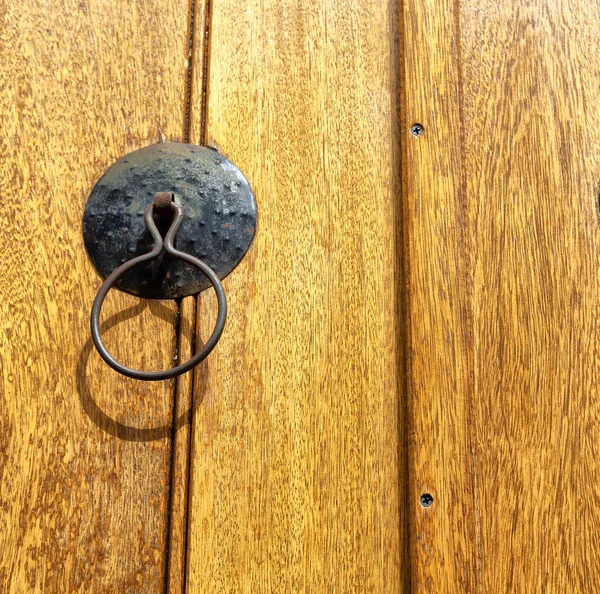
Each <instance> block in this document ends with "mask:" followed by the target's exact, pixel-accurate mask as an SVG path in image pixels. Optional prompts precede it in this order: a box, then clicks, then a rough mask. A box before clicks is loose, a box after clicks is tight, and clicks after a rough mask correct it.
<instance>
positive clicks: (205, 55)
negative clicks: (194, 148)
mask: <svg viewBox="0 0 600 594" xmlns="http://www.w3.org/2000/svg"><path fill="white" fill-rule="evenodd" d="M205 2H206V8H205V19H204V39H203V43H204V47H203V48H202V108H201V111H202V113H201V120H200V142H201V143H202V144H203V145H205V144H206V127H207V126H206V120H207V112H208V110H207V103H208V73H209V64H210V59H209V55H210V19H211V14H212V10H211V9H212V6H211V2H210V0H205Z"/></svg>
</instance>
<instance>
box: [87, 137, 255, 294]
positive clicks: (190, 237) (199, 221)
mask: <svg viewBox="0 0 600 594" xmlns="http://www.w3.org/2000/svg"><path fill="white" fill-rule="evenodd" d="M157 192H173V193H174V194H175V197H176V199H177V200H178V201H179V203H180V204H181V206H182V207H183V211H184V221H183V224H182V226H181V228H180V229H179V232H178V233H177V239H176V241H175V246H176V247H177V249H179V250H181V251H184V252H188V253H189V254H192V255H193V256H196V257H197V258H199V259H200V260H203V261H204V262H206V263H207V264H208V265H209V266H210V267H211V268H212V269H213V270H214V271H215V272H216V273H217V275H218V276H219V278H221V279H222V278H224V277H225V276H227V275H228V274H229V273H230V272H231V271H232V270H233V269H234V268H235V267H236V266H237V265H238V264H239V262H240V261H241V259H242V258H243V257H244V254H245V253H246V251H247V250H248V248H249V247H250V244H251V243H252V239H253V237H254V233H255V229H256V202H255V200H254V196H253V194H252V190H251V189H250V185H249V184H248V181H247V180H246V178H245V177H244V175H243V174H242V172H241V171H240V170H239V169H238V168H237V167H236V166H235V165H234V164H233V163H232V162H231V161H229V160H228V159H226V158H225V157H223V156H222V155H220V154H219V153H218V152H217V151H216V150H214V149H210V148H207V147H202V146H195V145H192V144H183V143H163V144H155V145H152V146H149V147H146V148H143V149H140V150H138V151H135V152H133V153H129V154H128V155H125V156H124V157H122V158H121V159H119V160H118V161H116V162H115V163H114V164H113V165H112V166H111V167H110V168H109V169H108V170H107V171H106V173H105V174H104V175H103V176H102V177H101V178H100V180H99V181H98V183H97V184H96V185H95V186H94V189H93V190H92V192H91V194H90V197H89V198H88V202H87V204H86V207H85V212H84V214H83V237H84V241H85V247H86V249H87V252H88V254H89V257H90V259H91V261H92V263H93V264H94V266H95V267H96V269H97V270H98V272H99V273H100V274H101V275H102V276H103V277H107V276H108V275H109V274H110V273H111V272H112V271H113V270H115V269H116V268H117V267H118V266H120V265H121V264H123V263H124V262H125V261H127V260H130V259H131V258H133V257H134V256H139V255H141V254H144V253H146V252H149V251H151V250H152V247H153V242H152V237H151V236H150V233H149V232H148V230H147V229H146V225H145V224H144V211H145V209H146V207H147V206H148V205H149V204H151V203H152V202H153V200H154V195H155V194H156V193H157ZM155 220H156V222H157V226H158V228H159V229H161V230H163V233H164V231H166V229H167V228H168V226H169V222H170V221H161V219H160V217H155ZM117 286H118V287H119V288H120V289H122V290H123V291H127V292H128V293H133V294H135V295H139V296H140V297H147V298H151V299H165V298H169V299H171V298H178V297H184V296H186V295H192V294H194V293H198V292H199V291H202V290H204V289H206V288H207V287H209V286H210V283H209V281H208V279H207V278H206V277H205V276H204V275H203V274H202V273H201V272H200V271H198V270H197V269H195V268H192V267H190V266H189V265H187V264H186V263H184V262H182V261H179V260H172V259H170V258H169V257H168V256H167V255H166V254H161V256H160V257H159V258H158V259H157V260H155V261H154V262H152V263H150V264H147V265H141V266H137V267H136V268H134V269H133V270H131V271H130V272H128V273H127V274H125V275H124V276H123V277H122V278H121V279H120V281H119V282H118V283H117Z"/></svg>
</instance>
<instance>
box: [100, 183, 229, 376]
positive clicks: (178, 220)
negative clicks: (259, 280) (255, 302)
mask: <svg viewBox="0 0 600 594" xmlns="http://www.w3.org/2000/svg"><path fill="white" fill-rule="evenodd" d="M161 194H162V193H161ZM163 198H164V196H162V195H161V197H160V199H161V200H162V199H163ZM162 202H164V200H162ZM157 203H158V194H157V199H155V201H154V202H153V203H152V204H150V206H148V208H146V211H145V213H144V222H145V223H146V227H147V228H148V231H150V234H151V235H152V239H153V240H154V248H153V249H152V251H150V252H148V253H147V254H142V255H141V256H136V257H135V258H132V259H131V260H128V261H127V262H125V263H124V264H122V265H121V266H119V267H118V268H117V269H116V270H115V271H114V272H112V273H111V274H110V275H109V276H107V277H106V280H105V281H104V283H102V286H101V287H100V289H99V290H98V293H97V295H96V298H95V299H94V305H93V306H92V314H91V317H90V325H91V331H92V340H93V341H94V345H95V346H96V349H97V350H98V353H99V354H100V356H101V357H102V358H103V359H104V361H106V363H108V365H110V367H112V368H113V369H114V370H115V371H118V372H119V373H121V374H123V375H126V376H128V377H132V378H134V379H139V380H148V381H157V380H163V379H170V378H172V377H176V376H178V375H181V374H182V373H185V372H186V371H189V370H190V369H192V367H195V366H196V365H198V363H200V362H201V361H203V360H204V359H206V357H208V355H209V354H210V352H211V351H212V350H213V349H214V348H215V346H216V344H217V342H218V341H219V338H221V334H222V333H223V328H224V327H225V320H226V318H227V300H226V298H225V291H224V289H223V285H222V283H221V280H220V279H219V277H218V276H217V274H216V273H215V271H214V270H213V269H212V268H211V267H210V266H208V264H206V263H205V262H203V261H202V260H200V259H198V258H196V257H195V256H192V255H190V254H187V253H186V252H181V251H179V250H177V249H175V246H174V242H175V237H176V235H177V231H178V230H179V227H181V224H182V222H183V209H182V207H181V205H180V204H179V203H178V202H177V201H176V200H175V196H174V195H172V200H171V209H172V211H173V214H174V216H173V221H172V223H171V226H170V227H169V230H168V231H167V233H166V235H165V239H164V242H163V238H162V237H161V234H160V232H159V231H158V229H157V228H156V224H155V223H154V216H153V215H154V210H155V205H156V204H157ZM160 206H161V207H164V204H162V203H161V205H160ZM163 249H164V250H165V252H166V253H167V254H169V255H170V256H172V257H173V258H179V259H180V260H184V261H185V262H187V263H188V264H191V265H192V266H195V267H196V268H199V269H200V270H201V271H202V272H203V273H204V274H205V275H206V277H207V278H208V280H209V281H210V282H211V284H212V286H213V287H214V289H215V292H216V294H217V302H218V313H217V321H216V323H215V328H214V330H213V332H212V334H211V335H210V338H209V339H208V340H207V341H206V343H205V344H204V346H203V347H202V349H200V351H198V352H197V353H196V354H195V355H194V356H193V357H192V358H191V359H189V360H188V361H186V362H185V363H182V364H181V365H177V366H176V367H172V368H171V369H166V370H164V371H141V370H138V369H131V368H130V367H127V366H125V365H122V364H121V363H119V362H118V361H117V360H116V359H115V358H114V357H113V356H112V355H111V354H110V353H109V352H108V350H107V349H106V347H105V346H104V343H103V342H102V338H101V337H100V311H101V310H102V304H103V303H104V299H105V298H106V295H107V294H108V291H109V290H110V289H111V288H112V286H113V285H114V284H115V282H116V281H117V280H118V279H119V278H120V277H121V276H122V275H123V274H125V273H126V272H127V271H128V270H131V269H132V268H133V267H134V266H137V265H138V264H144V263H146V262H151V261H152V260H156V258H158V257H159V256H160V254H161V252H162V251H163Z"/></svg>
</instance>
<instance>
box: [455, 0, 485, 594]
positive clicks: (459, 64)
mask: <svg viewBox="0 0 600 594" xmlns="http://www.w3.org/2000/svg"><path fill="white" fill-rule="evenodd" d="M460 11H461V9H460V0H454V18H455V25H454V26H455V30H456V33H455V35H456V71H457V84H458V132H459V147H460V161H461V164H462V166H461V168H460V185H461V187H460V190H459V191H460V194H461V198H462V199H461V206H462V210H463V213H465V214H466V211H467V204H468V195H467V179H466V172H465V162H466V158H465V117H464V89H463V60H462V32H461V27H460ZM465 220H467V225H468V228H469V230H470V231H467V233H469V232H472V226H471V221H469V220H468V218H467V217H465ZM464 233H465V232H464V228H463V227H461V234H463V235H464ZM462 245H463V246H464V245H466V242H465V241H463V242H462ZM476 257H477V256H476V252H475V251H472V252H471V255H468V254H467V253H463V260H465V259H466V260H467V261H466V262H465V269H466V270H467V271H468V274H467V277H466V280H467V282H468V307H470V310H471V311H470V324H469V328H470V336H469V346H470V349H471V351H470V352H471V357H470V360H469V362H468V363H469V364H470V366H471V370H470V371H469V376H470V378H469V384H470V386H469V396H470V398H469V405H468V407H467V410H468V413H469V419H468V423H469V442H470V443H469V448H470V455H471V499H472V502H473V511H474V514H473V517H474V522H473V526H472V528H471V530H472V537H474V540H475V554H474V556H473V557H474V559H473V571H474V573H475V575H474V576H473V583H474V584H475V594H477V593H478V592H479V591H480V577H481V576H480V571H479V568H480V566H481V565H480V563H481V533H480V530H481V522H480V521H479V517H480V509H479V506H478V501H477V491H476V488H477V404H476V401H475V400H476V398H477V389H476V369H477V367H476V365H475V359H476V357H477V351H476V348H475V328H474V325H475V311H474V307H475V304H474V301H473V300H474V278H473V275H474V270H475V268H474V261H473V260H474V259H475V258H476Z"/></svg>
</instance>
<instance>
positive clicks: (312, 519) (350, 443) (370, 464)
mask: <svg viewBox="0 0 600 594" xmlns="http://www.w3.org/2000/svg"><path fill="white" fill-rule="evenodd" d="M394 4H395V3H386V4H382V3H380V2H374V1H371V0H356V1H353V2H350V3H348V2H347V1H343V2H342V1H339V2H338V1H335V0H327V1H326V2H320V3H313V2H296V1H294V2H292V1H288V0H285V1H283V2H282V1H280V0H277V1H270V0H268V1H266V2H263V3H260V4H252V3H240V2H236V1H233V0H218V1H216V2H211V12H212V14H211V20H210V31H209V35H210V53H209V55H210V63H209V79H208V109H207V143H208V144H212V145H213V146H217V147H219V149H220V150H222V151H223V152H224V153H225V154H227V155H228V156H229V158H231V159H232V160H233V161H234V162H235V163H236V164H237V165H238V166H239V167H240V168H241V169H242V171H244V173H245V174H246V176H247V177H248V179H249V181H250V183H251V185H252V188H253V189H254V191H255V193H256V198H257V202H258V209H259V224H258V231H257V235H256V239H255V242H254V244H253V246H252V248H251V250H250V252H249V254H248V255H247V256H246V258H245V259H244V261H243V262H242V263H241V264H240V266H239V267H238V268H237V269H236V270H235V271H234V272H233V273H232V274H231V275H230V276H229V277H228V278H227V279H226V280H225V287H226V290H227V295H228V300H229V319H228V323H227V327H226V330H225V333H224V335H223V338H222V339H221V341H220V343H219V345H218V346H217V348H216V350H215V352H214V353H213V354H212V355H211V356H210V357H209V359H208V360H207V361H206V363H205V365H204V369H203V370H202V371H201V372H200V374H199V377H200V378H201V379H202V382H201V383H199V384H198V387H197V390H196V393H195V396H194V398H195V399H201V404H200V406H199V407H198V408H197V410H196V413H195V418H194V422H193V437H192V459H191V466H192V476H191V490H190V508H189V517H190V528H189V541H188V577H187V591H188V592H205V593H210V592H215V593H217V592H218V593H219V594H224V593H228V592H231V593H234V592H235V593H250V592H252V593H259V592H262V593H265V594H266V593H273V592H319V593H326V592H344V593H352V592H356V593H358V592H360V593H366V592H377V593H384V592H394V593H396V592H402V591H407V586H408V579H407V578H408V570H407V565H406V560H405V554H404V546H405V544H406V543H407V540H406V533H405V513H404V508H403V501H404V491H405V489H406V477H405V468H406V466H405V461H404V460H405V458H404V456H405V450H404V445H403V443H404V437H403V434H402V427H403V406H404V400H403V396H402V387H401V386H402V374H401V368H400V365H401V345H400V339H399V336H400V328H399V320H400V316H399V307H400V304H399V294H400V285H401V278H400V271H399V268H398V265H399V258H398V242H397V240H396V234H397V229H398V225H399V220H398V217H399V207H400V204H399V165H400V163H399V154H398V153H399V150H398V149H399V146H398V144H399V140H398V121H397V109H398V101H399V96H398V87H397V85H398V67H397V59H398V46H397V13H396V7H395V5H394ZM200 126H201V122H200V120H199V118H196V120H193V121H192V122H191V129H192V130H194V129H196V130H197V129H199V128H200ZM214 316H215V304H214V301H213V296H212V295H211V294H210V293H209V292H207V293H206V294H204V293H203V294H202V296H201V298H200V306H199V317H198V328H199V331H200V339H202V338H204V339H206V337H207V335H208V333H209V332H210V330H211V327H212V324H213V323H214Z"/></svg>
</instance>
